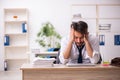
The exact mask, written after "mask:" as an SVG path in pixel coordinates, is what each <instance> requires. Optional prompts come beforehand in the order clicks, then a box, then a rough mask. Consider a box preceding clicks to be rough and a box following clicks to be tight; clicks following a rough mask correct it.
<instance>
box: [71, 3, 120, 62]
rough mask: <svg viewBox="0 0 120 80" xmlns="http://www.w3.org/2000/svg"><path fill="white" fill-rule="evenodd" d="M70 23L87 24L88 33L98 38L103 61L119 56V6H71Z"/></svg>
mask: <svg viewBox="0 0 120 80" xmlns="http://www.w3.org/2000/svg"><path fill="white" fill-rule="evenodd" d="M71 15H72V21H74V20H83V21H85V22H87V23H88V27H89V28H88V31H89V33H94V34H96V35H97V36H98V37H99V42H100V53H101V55H102V59H103V60H104V61H109V62H110V61H111V59H113V58H115V57H118V56H120V54H119V52H120V28H119V25H120V4H73V5H72V6H71Z"/></svg>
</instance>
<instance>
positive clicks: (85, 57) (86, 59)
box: [59, 35, 100, 64]
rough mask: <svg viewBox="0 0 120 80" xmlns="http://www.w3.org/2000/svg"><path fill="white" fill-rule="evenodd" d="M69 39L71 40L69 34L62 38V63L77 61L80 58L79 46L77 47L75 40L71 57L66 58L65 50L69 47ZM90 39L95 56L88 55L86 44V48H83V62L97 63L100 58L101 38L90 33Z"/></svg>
mask: <svg viewBox="0 0 120 80" xmlns="http://www.w3.org/2000/svg"><path fill="white" fill-rule="evenodd" d="M68 41H69V36H67V37H64V38H62V40H61V49H60V55H59V59H60V62H61V63H62V64H66V63H77V60H78V55H79V51H78V48H77V46H76V44H75V42H74V43H73V44H72V49H71V53H70V57H69V59H64V56H63V52H64V51H65V49H66V47H67V44H68ZM88 41H89V43H90V44H91V47H92V49H93V56H92V58H91V57H89V56H88V53H87V51H86V48H85V46H84V48H83V49H82V59H83V63H97V62H98V61H99V59H100V53H99V40H98V38H97V37H95V36H93V35H89V36H88Z"/></svg>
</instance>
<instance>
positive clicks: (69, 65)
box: [66, 63, 95, 67]
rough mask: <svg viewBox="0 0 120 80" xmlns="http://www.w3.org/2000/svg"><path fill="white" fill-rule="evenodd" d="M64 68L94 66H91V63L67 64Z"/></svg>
mask: <svg viewBox="0 0 120 80" xmlns="http://www.w3.org/2000/svg"><path fill="white" fill-rule="evenodd" d="M66 66H68V67H80V66H84V67H88V66H95V64H92V63H82V64H77V63H67V64H66Z"/></svg>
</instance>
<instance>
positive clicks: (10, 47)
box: [4, 8, 29, 70]
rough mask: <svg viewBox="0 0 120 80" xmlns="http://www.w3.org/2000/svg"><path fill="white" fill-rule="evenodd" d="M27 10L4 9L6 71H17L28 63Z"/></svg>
mask: <svg viewBox="0 0 120 80" xmlns="http://www.w3.org/2000/svg"><path fill="white" fill-rule="evenodd" d="M28 33H29V30H28V10H27V9H26V8H7V9H4V59H5V61H7V65H8V66H7V67H8V70H15V69H18V68H19V67H20V66H21V65H22V64H23V63H25V62H27V61H28V55H27V51H28V49H29V44H28V43H29V40H28Z"/></svg>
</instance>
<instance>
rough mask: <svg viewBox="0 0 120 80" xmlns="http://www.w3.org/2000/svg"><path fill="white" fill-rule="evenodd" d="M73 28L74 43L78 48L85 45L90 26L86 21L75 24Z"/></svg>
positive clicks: (72, 25)
mask: <svg viewBox="0 0 120 80" xmlns="http://www.w3.org/2000/svg"><path fill="white" fill-rule="evenodd" d="M71 28H72V29H74V41H75V43H76V45H77V46H81V45H82V44H83V43H84V36H85V35H86V34H88V25H87V23H86V22H84V21H79V22H73V23H72V24H71Z"/></svg>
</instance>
